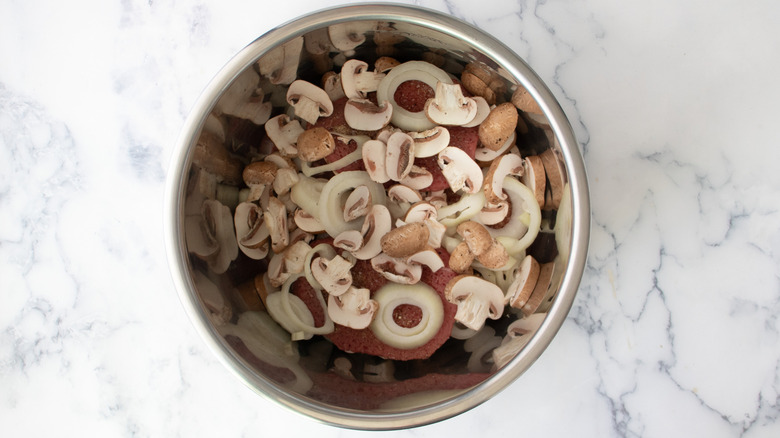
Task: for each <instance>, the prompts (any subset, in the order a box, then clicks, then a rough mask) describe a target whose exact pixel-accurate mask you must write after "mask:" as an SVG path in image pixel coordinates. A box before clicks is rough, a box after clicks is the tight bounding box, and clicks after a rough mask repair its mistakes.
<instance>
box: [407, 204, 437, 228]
mask: <svg viewBox="0 0 780 438" xmlns="http://www.w3.org/2000/svg"><path fill="white" fill-rule="evenodd" d="M436 215H437V212H436V207H434V206H433V204H431V203H430V202H427V201H420V202H416V203H415V204H414V205H412V206H411V207H410V208H409V210H407V211H406V215H405V216H404V222H405V223H411V222H424V221H426V220H428V219H434V220H435V219H436Z"/></svg>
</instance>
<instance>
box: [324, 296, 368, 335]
mask: <svg viewBox="0 0 780 438" xmlns="http://www.w3.org/2000/svg"><path fill="white" fill-rule="evenodd" d="M370 294H371V292H370V291H369V290H368V289H364V288H355V287H350V288H349V289H348V290H347V292H346V293H344V294H342V295H340V296H335V295H331V296H329V297H328V315H329V316H330V319H331V320H333V322H334V323H336V324H341V325H343V326H346V327H350V328H353V329H356V330H361V329H364V328H366V327H368V326H369V325H370V324H371V322H372V321H373V320H374V315H375V314H376V311H377V309H378V308H379V304H378V303H377V302H376V301H374V300H372V299H370V298H369V297H370Z"/></svg>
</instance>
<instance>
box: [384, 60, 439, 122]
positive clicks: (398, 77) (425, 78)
mask: <svg viewBox="0 0 780 438" xmlns="http://www.w3.org/2000/svg"><path fill="white" fill-rule="evenodd" d="M412 80H417V81H420V82H423V83H425V84H427V85H428V86H429V87H431V88H433V89H434V90H435V89H436V83H438V82H443V83H445V84H452V78H450V75H448V74H447V72H445V71H444V70H442V69H440V68H439V67H436V66H435V65H433V64H431V63H428V62H425V61H408V62H405V63H403V64H400V65H397V66H395V67H393V69H392V70H390V71H389V72H388V73H387V75H386V76H385V77H384V78H383V79H382V81H381V82H380V83H379V87H378V88H377V90H376V98H377V101H378V102H384V101H388V102H390V105H392V106H393V117H392V118H391V120H390V123H392V124H393V125H395V126H397V127H398V128H401V129H403V130H406V131H425V130H427V129H431V128H433V127H434V126H436V125H435V124H434V123H433V122H431V121H430V120H428V117H427V116H426V115H425V111H420V112H416V113H413V112H410V111H408V110H405V109H404V108H402V107H401V106H400V105H398V103H396V101H395V90H396V88H398V86H399V85H401V84H402V83H404V82H406V81H412Z"/></svg>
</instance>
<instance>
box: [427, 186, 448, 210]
mask: <svg viewBox="0 0 780 438" xmlns="http://www.w3.org/2000/svg"><path fill="white" fill-rule="evenodd" d="M425 200H426V201H428V202H430V203H431V205H433V206H434V207H436V208H442V207H444V206H446V205H447V195H446V194H445V193H444V190H437V191H435V192H430V193H428V196H426V197H425Z"/></svg>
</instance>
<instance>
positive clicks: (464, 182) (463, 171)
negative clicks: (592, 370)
mask: <svg viewBox="0 0 780 438" xmlns="http://www.w3.org/2000/svg"><path fill="white" fill-rule="evenodd" d="M438 164H439V167H440V168H441V173H442V175H444V178H445V179H446V180H447V183H448V184H449V186H450V189H452V191H453V192H457V191H458V190H461V189H464V190H465V191H466V193H472V194H473V193H477V192H479V190H480V189H481V188H482V181H483V175H482V169H480V167H479V165H478V164H477V163H476V162H475V161H474V160H472V159H471V157H469V156H468V154H467V153H466V152H465V151H463V149H460V148H457V147H453V146H447V147H446V148H444V150H443V151H441V152H439V155H438Z"/></svg>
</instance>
